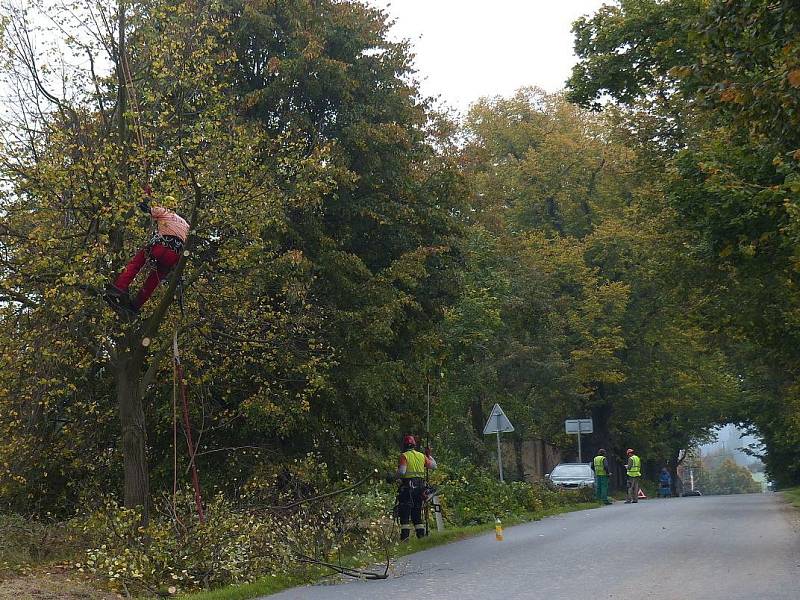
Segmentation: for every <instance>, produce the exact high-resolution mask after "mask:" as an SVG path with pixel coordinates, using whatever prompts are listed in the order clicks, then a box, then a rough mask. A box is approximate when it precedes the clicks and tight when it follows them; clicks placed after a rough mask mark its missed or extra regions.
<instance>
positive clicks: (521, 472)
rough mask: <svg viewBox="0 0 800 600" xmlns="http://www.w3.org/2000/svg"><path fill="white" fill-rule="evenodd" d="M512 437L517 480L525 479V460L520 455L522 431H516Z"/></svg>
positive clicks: (522, 445) (522, 443)
mask: <svg viewBox="0 0 800 600" xmlns="http://www.w3.org/2000/svg"><path fill="white" fill-rule="evenodd" d="M512 439H513V442H514V460H515V463H516V466H517V480H519V481H525V461H524V460H523V457H522V452H523V449H524V444H525V441H524V440H523V439H522V432H519V433H516V434H515V435H514V436H513V438H512Z"/></svg>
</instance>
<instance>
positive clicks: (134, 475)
mask: <svg viewBox="0 0 800 600" xmlns="http://www.w3.org/2000/svg"><path fill="white" fill-rule="evenodd" d="M129 339H130V338H129V336H126V339H125V340H124V341H120V343H121V344H124V343H126V342H128V341H129ZM141 367H142V364H141V361H140V360H138V358H137V356H136V354H135V353H132V352H131V350H130V347H128V348H123V349H121V352H120V353H119V358H118V361H117V402H118V404H119V419H120V424H121V426H122V460H123V468H124V476H125V485H124V489H125V506H126V507H127V508H135V507H141V508H142V521H143V523H144V524H147V521H148V519H149V499H150V480H149V476H148V469H147V429H146V423H145V418H144V405H143V401H142V393H141V392H142V390H141V389H140V387H139V380H140V378H141Z"/></svg>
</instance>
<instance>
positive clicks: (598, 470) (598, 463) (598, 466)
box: [592, 448, 611, 504]
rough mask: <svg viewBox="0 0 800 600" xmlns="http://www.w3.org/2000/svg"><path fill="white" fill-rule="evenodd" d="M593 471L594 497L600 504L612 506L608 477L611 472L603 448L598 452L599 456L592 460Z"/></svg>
mask: <svg viewBox="0 0 800 600" xmlns="http://www.w3.org/2000/svg"><path fill="white" fill-rule="evenodd" d="M592 471H594V476H595V483H594V497H595V498H597V501H598V502H602V503H603V504H611V502H610V501H609V500H608V476H609V474H610V471H609V469H608V459H607V458H606V451H605V450H604V449H603V448H600V450H598V451H597V456H595V457H594V458H593V459H592Z"/></svg>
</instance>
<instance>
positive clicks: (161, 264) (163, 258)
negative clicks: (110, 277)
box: [114, 244, 180, 310]
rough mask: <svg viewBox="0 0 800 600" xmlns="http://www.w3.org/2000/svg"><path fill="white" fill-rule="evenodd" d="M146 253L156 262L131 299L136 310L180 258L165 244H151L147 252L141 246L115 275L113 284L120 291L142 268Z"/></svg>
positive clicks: (125, 290) (125, 288) (126, 289)
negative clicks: (134, 297)
mask: <svg viewBox="0 0 800 600" xmlns="http://www.w3.org/2000/svg"><path fill="white" fill-rule="evenodd" d="M148 255H149V257H150V258H152V259H153V260H154V261H155V262H156V268H155V269H153V270H152V271H151V272H150V275H149V276H148V277H147V280H145V282H144V285H143V286H142V289H141V290H139V293H138V294H137V295H136V299H135V300H134V301H133V307H134V308H135V309H136V310H139V309H140V308H141V307H142V305H143V304H144V303H145V302H147V300H148V298H150V296H152V295H153V292H154V291H155V289H156V288H157V287H158V284H159V283H161V280H162V279H164V278H165V277H166V276H167V275H169V272H170V271H171V270H172V267H174V266H175V265H176V264H177V263H178V259H179V258H180V256H178V253H177V252H175V251H174V250H173V249H172V248H167V247H166V246H161V245H160V244H155V245H153V246H152V248H150V252H149V253H148V251H147V248H142V249H141V250H139V252H137V253H136V256H134V257H133V258H132V259H131V261H130V262H129V263H128V265H127V266H126V267H125V269H124V270H123V271H122V273H120V276H119V277H117V280H116V281H115V282H114V285H115V286H117V287H118V288H119V289H121V290H122V291H124V292H127V291H128V288H129V287H130V285H131V282H132V281H133V279H134V278H135V277H136V275H137V274H138V273H139V271H141V270H142V267H143V266H144V263H145V261H146V260H147V258H148Z"/></svg>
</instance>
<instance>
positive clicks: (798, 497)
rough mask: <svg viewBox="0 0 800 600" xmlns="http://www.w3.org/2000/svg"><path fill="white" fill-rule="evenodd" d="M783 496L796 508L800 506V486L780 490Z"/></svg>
mask: <svg viewBox="0 0 800 600" xmlns="http://www.w3.org/2000/svg"><path fill="white" fill-rule="evenodd" d="M780 492H781V494H783V497H784V498H786V499H787V500H788V501H789V502H791V503H792V506H794V507H795V508H800V486H797V487H791V488H786V489H785V490H780Z"/></svg>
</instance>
